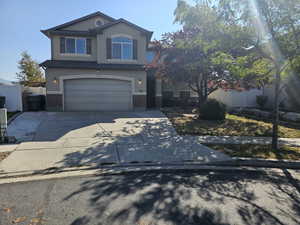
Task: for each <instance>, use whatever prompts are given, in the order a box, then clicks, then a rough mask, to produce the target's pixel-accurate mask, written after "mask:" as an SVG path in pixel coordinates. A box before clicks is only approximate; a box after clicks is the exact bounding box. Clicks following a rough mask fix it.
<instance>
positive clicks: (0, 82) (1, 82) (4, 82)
mask: <svg viewBox="0 0 300 225" xmlns="http://www.w3.org/2000/svg"><path fill="white" fill-rule="evenodd" d="M0 84H7V85H12V84H13V83H12V82H11V81H8V80H4V79H1V78H0Z"/></svg>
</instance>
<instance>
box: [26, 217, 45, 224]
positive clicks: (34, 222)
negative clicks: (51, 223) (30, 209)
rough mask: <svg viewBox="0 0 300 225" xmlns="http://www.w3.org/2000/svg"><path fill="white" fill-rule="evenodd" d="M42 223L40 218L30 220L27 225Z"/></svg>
mask: <svg viewBox="0 0 300 225" xmlns="http://www.w3.org/2000/svg"><path fill="white" fill-rule="evenodd" d="M43 221H44V220H43V219H42V218H32V219H31V220H30V224H29V225H37V224H41V223H42V222H43Z"/></svg>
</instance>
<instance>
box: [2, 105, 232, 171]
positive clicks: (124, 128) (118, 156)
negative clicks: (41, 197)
mask: <svg viewBox="0 0 300 225" xmlns="http://www.w3.org/2000/svg"><path fill="white" fill-rule="evenodd" d="M8 134H9V135H13V136H16V138H17V139H18V140H19V141H21V143H20V145H19V146H18V147H17V149H16V151H14V152H13V153H12V154H11V155H10V156H9V157H8V158H7V159H5V160H4V161H2V163H1V164H0V170H2V172H11V171H15V170H16V168H17V170H18V171H19V170H21V171H26V170H42V169H47V168H52V167H73V166H91V165H93V166H98V165H103V164H115V163H136V162H139V163H145V162H155V163H172V162H187V161H198V162H199V161H200V162H213V161H219V160H229V159H230V158H229V157H228V156H226V155H224V154H222V153H220V152H216V151H214V150H212V149H210V148H207V147H205V146H203V145H201V144H200V143H199V142H198V140H197V139H196V138H194V137H191V136H189V137H182V136H179V135H178V134H177V133H176V131H175V129H174V128H173V127H172V124H171V123H170V121H169V120H168V119H167V118H166V117H165V116H164V114H162V113H161V112H159V111H145V112H118V113H116V112H109V113H108V112H107V113H68V112H64V113H63V112H61V113H56V112H37V113H34V112H26V113H23V114H22V115H20V116H19V117H18V118H17V119H16V120H15V121H13V123H12V124H11V125H10V126H9V129H8Z"/></svg>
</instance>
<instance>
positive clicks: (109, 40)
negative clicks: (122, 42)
mask: <svg viewBox="0 0 300 225" xmlns="http://www.w3.org/2000/svg"><path fill="white" fill-rule="evenodd" d="M106 58H107V59H111V38H107V39H106Z"/></svg>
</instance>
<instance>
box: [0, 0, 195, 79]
mask: <svg viewBox="0 0 300 225" xmlns="http://www.w3.org/2000/svg"><path fill="white" fill-rule="evenodd" d="M188 2H193V0H188ZM176 4H177V0H43V1H41V0H0V27H1V35H0V59H1V60H0V78H2V79H6V80H15V77H16V75H15V73H16V72H17V71H18V69H17V61H18V60H19V59H20V53H21V52H22V51H24V50H26V51H28V53H29V54H30V55H31V56H32V58H33V59H35V60H37V61H38V62H42V61H44V60H46V59H49V58H50V41H49V39H48V38H47V37H46V36H44V35H43V34H42V33H41V32H40V30H41V29H46V28H50V27H53V26H56V25H59V24H62V23H65V22H68V21H70V20H73V19H76V18H79V17H82V16H85V15H87V14H90V13H93V12H96V11H101V12H103V13H105V14H107V15H109V16H112V17H114V18H121V17H122V18H125V19H127V20H129V21H131V22H133V23H135V24H137V25H139V26H141V27H143V28H145V29H148V30H151V31H154V36H153V38H156V39H159V38H160V36H161V34H162V33H165V32H169V31H175V30H177V29H178V28H179V25H177V24H173V20H174V16H173V12H174V9H175V7H176Z"/></svg>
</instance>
